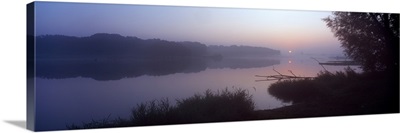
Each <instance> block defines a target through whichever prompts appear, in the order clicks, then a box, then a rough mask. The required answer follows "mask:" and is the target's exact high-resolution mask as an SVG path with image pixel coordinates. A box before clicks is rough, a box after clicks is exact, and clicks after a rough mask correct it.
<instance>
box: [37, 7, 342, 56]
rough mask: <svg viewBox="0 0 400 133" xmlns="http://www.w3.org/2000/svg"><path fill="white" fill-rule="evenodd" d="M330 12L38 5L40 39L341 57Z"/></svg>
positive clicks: (38, 32)
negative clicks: (110, 39) (96, 38)
mask: <svg viewBox="0 0 400 133" xmlns="http://www.w3.org/2000/svg"><path fill="white" fill-rule="evenodd" d="M330 14H331V12H316V11H293V10H292V11H287V10H261V9H236V8H201V7H173V6H139V5H118V4H78V3H52V2H37V3H36V35H44V34H61V35H70V36H90V35H92V34H95V33H117V34H121V35H123V36H137V37H139V38H143V39H151V38H160V39H165V40H170V41H198V42H202V43H204V44H207V45H250V46H263V47H269V48H273V49H278V50H281V51H282V52H283V53H285V52H287V51H289V50H291V51H293V52H292V53H300V52H304V53H318V54H319V53H326V54H333V53H335V54H340V53H341V51H342V50H341V48H340V43H339V42H338V41H337V39H336V38H334V37H333V34H332V33H331V32H330V30H329V29H328V28H327V27H326V25H325V23H324V22H323V21H322V20H321V19H322V18H325V17H327V16H329V15H330Z"/></svg>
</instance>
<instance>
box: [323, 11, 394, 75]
mask: <svg viewBox="0 0 400 133" xmlns="http://www.w3.org/2000/svg"><path fill="white" fill-rule="evenodd" d="M323 21H325V22H326V24H327V26H328V27H329V28H330V29H331V31H332V32H333V33H334V35H335V37H337V38H338V40H339V41H340V42H341V43H342V47H343V48H344V52H345V54H346V55H347V56H349V57H350V58H352V59H354V60H356V61H358V62H360V63H361V65H362V69H363V70H364V71H367V72H368V71H370V72H371V71H395V70H396V69H398V61H399V58H398V50H399V14H392V13H360V12H333V16H329V17H327V18H324V19H323Z"/></svg>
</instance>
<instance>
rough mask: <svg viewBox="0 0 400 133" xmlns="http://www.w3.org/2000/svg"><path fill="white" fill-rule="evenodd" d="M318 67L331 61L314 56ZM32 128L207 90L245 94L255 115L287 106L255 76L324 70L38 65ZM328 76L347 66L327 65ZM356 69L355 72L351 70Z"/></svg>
mask: <svg viewBox="0 0 400 133" xmlns="http://www.w3.org/2000/svg"><path fill="white" fill-rule="evenodd" d="M313 57H315V58H317V59H318V60H319V61H320V62H326V61H331V60H334V59H332V58H328V57H324V56H313ZM36 66H37V69H36V77H35V80H36V124H37V129H39V130H58V129H66V125H68V124H72V123H75V124H78V125H79V124H81V123H82V122H90V121H91V120H92V119H94V120H99V119H103V118H107V117H108V116H109V115H110V119H114V118H118V117H121V118H129V115H130V110H131V109H132V108H133V107H135V106H136V105H137V104H139V103H142V102H147V101H151V100H156V99H162V98H168V99H169V101H170V102H172V103H173V102H175V99H182V98H187V97H190V96H193V95H194V94H197V93H203V92H205V91H206V90H207V89H210V90H212V91H214V92H215V91H218V90H222V89H225V88H227V89H228V90H233V89H238V88H242V89H246V90H247V91H248V92H249V93H250V94H251V95H252V98H253V100H254V102H255V106H256V109H257V110H262V109H273V108H279V107H282V106H287V105H290V104H291V103H284V102H282V101H280V100H278V99H276V98H275V97H273V96H271V95H270V94H269V93H268V90H267V89H268V86H269V85H270V84H271V83H274V82H276V81H262V82H256V80H260V79H262V78H260V77H255V75H276V74H277V73H276V72H275V71H274V70H273V69H275V70H276V71H279V72H280V73H282V74H287V75H291V73H290V72H289V71H288V70H291V71H292V72H293V73H294V74H295V75H297V76H307V77H313V76H316V75H317V73H318V72H319V71H322V70H323V68H322V67H321V66H320V65H319V64H318V62H316V61H315V60H313V59H311V58H310V56H306V55H299V56H286V57H275V58H260V59H245V58H240V59H229V58H228V59H219V60H203V59H196V60H194V59H185V60H179V61H177V60H174V59H169V60H165V59H163V60H158V61H145V60H128V59H127V60H116V59H107V60H105V59H104V60H100V59H95V60H90V59H87V60H85V59H81V60H72V59H70V60H68V59H62V60H37V62H36ZM325 67H326V69H327V70H328V71H330V72H334V71H338V70H343V68H344V67H346V66H325ZM353 68H354V69H357V67H353Z"/></svg>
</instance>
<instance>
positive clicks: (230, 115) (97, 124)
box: [67, 88, 254, 129]
mask: <svg viewBox="0 0 400 133" xmlns="http://www.w3.org/2000/svg"><path fill="white" fill-rule="evenodd" d="M253 111H254V102H253V100H252V96H251V95H249V93H248V91H246V90H243V89H236V90H234V91H229V90H228V89H227V88H226V89H224V90H222V91H217V92H212V91H211V90H207V91H206V92H204V94H195V95H194V96H191V97H189V98H185V99H180V100H177V102H176V105H171V104H170V102H169V100H168V99H161V100H153V101H150V102H145V103H141V104H138V105H137V106H136V107H135V108H133V109H132V110H131V117H130V119H122V118H118V119H116V120H112V121H109V120H108V118H107V119H103V120H98V121H95V120H92V122H89V123H83V124H82V126H77V125H75V124H72V125H68V126H67V128H68V129H81V128H104V127H125V126H145V125H166V124H186V123H200V122H222V121H233V120H249V119H251V118H253V116H252V115H253Z"/></svg>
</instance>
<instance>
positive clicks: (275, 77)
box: [255, 67, 314, 82]
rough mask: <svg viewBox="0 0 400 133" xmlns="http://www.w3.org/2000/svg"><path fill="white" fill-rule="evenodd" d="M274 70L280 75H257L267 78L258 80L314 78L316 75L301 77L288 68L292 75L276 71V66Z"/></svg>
mask: <svg viewBox="0 0 400 133" xmlns="http://www.w3.org/2000/svg"><path fill="white" fill-rule="evenodd" d="M272 70H274V71H275V72H276V73H278V75H269V76H263V75H255V76H256V77H262V78H265V79H261V80H256V82H260V81H274V80H278V81H281V80H293V79H313V78H314V77H300V76H296V75H295V74H294V73H293V72H292V71H291V70H288V71H289V72H290V73H291V74H292V75H283V74H281V73H280V72H278V71H276V70H275V68H274V67H273V68H272Z"/></svg>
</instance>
